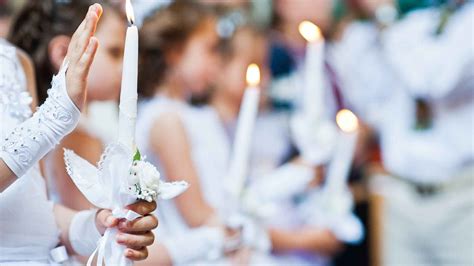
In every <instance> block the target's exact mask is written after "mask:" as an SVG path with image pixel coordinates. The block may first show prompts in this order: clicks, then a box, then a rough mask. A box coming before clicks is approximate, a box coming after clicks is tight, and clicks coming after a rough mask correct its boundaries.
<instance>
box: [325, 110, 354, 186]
mask: <svg viewBox="0 0 474 266" xmlns="http://www.w3.org/2000/svg"><path fill="white" fill-rule="evenodd" d="M336 123H337V126H338V127H339V136H338V141H337V146H336V150H335V152H334V155H333V158H332V160H331V162H330V164H329V168H328V173H327V176H326V184H327V188H328V190H339V189H343V188H345V186H346V183H347V178H348V175H349V171H350V167H351V164H352V159H353V157H354V151H355V148H356V144H357V135H358V127H359V121H358V119H357V116H355V115H354V113H352V112H351V111H350V110H348V109H342V110H340V111H339V112H338V113H337V115H336Z"/></svg>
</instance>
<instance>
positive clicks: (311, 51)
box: [298, 20, 324, 119]
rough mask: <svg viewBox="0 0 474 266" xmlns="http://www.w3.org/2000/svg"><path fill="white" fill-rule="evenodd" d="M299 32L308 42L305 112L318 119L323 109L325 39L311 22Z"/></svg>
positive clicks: (304, 25) (304, 22)
mask: <svg viewBox="0 0 474 266" xmlns="http://www.w3.org/2000/svg"><path fill="white" fill-rule="evenodd" d="M298 29H299V32H300V34H301V35H302V36H303V38H305V40H306V41H307V42H308V44H307V46H306V56H305V66H304V80H305V82H304V88H303V111H304V112H305V113H306V115H308V116H309V117H310V118H311V119H318V118H319V117H320V116H321V113H322V108H323V96H324V94H323V86H324V79H323V71H324V38H323V36H322V34H321V31H320V29H319V28H318V26H316V25H315V24H313V23H312V22H310V21H307V20H305V21H303V22H301V23H300V25H299V27H298Z"/></svg>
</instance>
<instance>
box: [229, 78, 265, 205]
mask: <svg viewBox="0 0 474 266" xmlns="http://www.w3.org/2000/svg"><path fill="white" fill-rule="evenodd" d="M259 99H260V89H258V88H257V87H249V88H247V89H246V90H245V93H244V97H243V99H242V104H241V106H240V112H239V118H238V121H237V128H236V133H235V139H234V145H233V152H232V156H231V162H230V165H229V178H231V184H232V185H231V190H232V192H233V193H234V195H236V196H239V195H240V192H241V191H242V189H243V187H244V185H245V180H246V176H247V170H248V163H249V156H250V148H251V145H252V133H253V128H254V125H255V119H256V117H257V112H258V103H259Z"/></svg>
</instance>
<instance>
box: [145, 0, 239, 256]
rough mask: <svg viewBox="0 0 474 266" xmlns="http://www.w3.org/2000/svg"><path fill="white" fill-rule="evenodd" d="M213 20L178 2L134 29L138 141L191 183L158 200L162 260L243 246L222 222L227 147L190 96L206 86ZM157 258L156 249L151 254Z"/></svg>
mask: <svg viewBox="0 0 474 266" xmlns="http://www.w3.org/2000/svg"><path fill="white" fill-rule="evenodd" d="M215 27H216V21H215V17H214V15H213V14H212V13H210V12H209V11H208V10H207V9H205V7H202V6H200V5H198V4H194V3H190V2H176V3H173V4H171V5H170V6H168V7H166V8H164V9H163V10H159V11H158V12H157V13H155V14H154V15H153V16H151V17H149V18H148V19H146V20H145V21H144V24H143V27H142V29H141V30H140V49H141V50H140V67H139V70H140V71H139V93H140V95H141V97H142V99H143V102H142V103H141V105H140V108H139V116H138V120H137V134H138V135H140V136H141V138H140V139H138V140H137V141H138V143H137V144H138V146H139V147H143V148H142V154H144V155H146V156H147V158H148V159H149V160H151V161H152V162H153V163H154V164H155V165H157V166H159V169H160V172H161V174H162V175H163V177H164V178H165V179H167V180H169V181H173V180H185V181H187V182H188V183H189V184H190V187H189V189H188V191H187V192H186V193H184V194H183V195H180V196H179V197H177V198H176V199H175V200H174V201H168V202H162V203H160V210H161V211H160V214H162V219H160V221H161V222H162V225H163V228H165V230H162V231H160V230H158V231H157V233H158V234H159V235H160V236H161V235H163V238H164V239H165V240H164V241H163V242H162V244H163V245H164V246H165V247H166V250H167V251H166V252H167V253H168V255H169V261H168V263H171V262H172V263H175V264H183V263H184V264H185V263H190V262H198V261H200V262H203V261H204V262H207V263H210V262H211V261H212V259H219V260H218V261H219V262H223V261H222V260H223V255H224V254H223V253H222V252H223V251H224V252H226V254H227V255H231V256H232V258H236V257H238V255H239V254H242V253H241V252H243V251H240V249H239V248H240V246H241V245H239V243H240V242H241V239H240V236H239V235H238V233H237V231H236V230H232V229H231V228H230V226H228V225H227V223H226V219H227V218H228V216H230V214H232V211H233V210H231V209H230V208H229V204H228V203H229V197H228V193H227V192H226V190H225V185H224V182H225V179H224V175H225V174H226V172H227V163H228V154H229V152H228V149H227V144H228V143H227V140H226V138H225V133H224V132H223V131H222V129H221V128H220V127H219V126H218V123H217V120H218V118H217V117H216V116H215V115H214V114H213V113H212V112H211V111H210V110H209V109H208V108H197V107H193V106H191V105H190V104H189V102H188V101H189V100H190V98H191V97H192V96H196V95H202V94H203V93H205V92H206V88H207V87H208V85H209V84H210V81H211V80H212V79H213V78H215V75H214V74H215V73H216V72H215V70H216V67H217V63H218V62H217V59H218V58H217V48H218V36H217V33H216V28H215ZM160 217H161V216H160ZM197 230H207V232H208V233H207V234H201V237H200V238H198V239H197V241H196V237H194V236H196V234H194V233H196V232H203V231H197ZM179 236H182V237H181V238H180V237H179ZM231 237H232V238H231ZM180 239H181V240H183V241H181V242H180ZM229 240H234V241H229ZM203 247H205V249H204V250H203ZM155 250H163V246H160V245H157V247H156V249H155ZM195 250H201V251H200V252H199V253H200V254H197V255H196V254H192V253H196V252H195ZM236 251H237V252H236ZM162 259H163V256H162V255H161V254H160V253H159V252H157V253H156V256H155V255H152V258H151V259H150V261H153V262H155V263H159V262H162ZM224 260H225V259H224ZM215 262H217V261H215ZM241 263H243V262H242V261H241Z"/></svg>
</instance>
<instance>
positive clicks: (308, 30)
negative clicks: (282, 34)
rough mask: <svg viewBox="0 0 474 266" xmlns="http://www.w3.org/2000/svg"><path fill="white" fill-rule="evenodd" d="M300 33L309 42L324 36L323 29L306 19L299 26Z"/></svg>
mask: <svg viewBox="0 0 474 266" xmlns="http://www.w3.org/2000/svg"><path fill="white" fill-rule="evenodd" d="M298 29H299V31H300V34H301V35H303V38H305V40H306V41H308V42H315V41H318V40H321V39H322V38H323V36H322V34H321V30H320V29H319V27H318V26H316V25H315V24H314V23H312V22H311V21H308V20H305V21H303V22H301V23H300V25H299V27H298Z"/></svg>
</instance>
